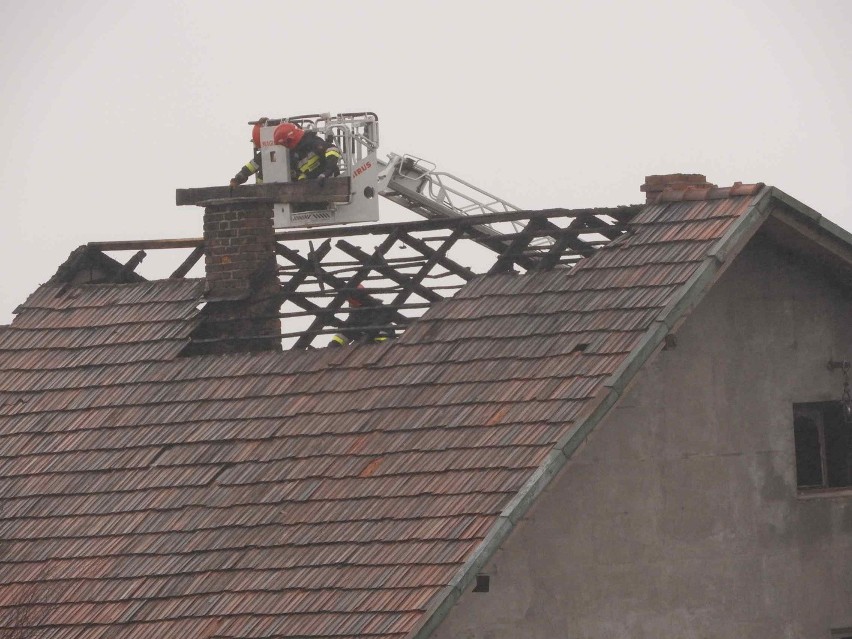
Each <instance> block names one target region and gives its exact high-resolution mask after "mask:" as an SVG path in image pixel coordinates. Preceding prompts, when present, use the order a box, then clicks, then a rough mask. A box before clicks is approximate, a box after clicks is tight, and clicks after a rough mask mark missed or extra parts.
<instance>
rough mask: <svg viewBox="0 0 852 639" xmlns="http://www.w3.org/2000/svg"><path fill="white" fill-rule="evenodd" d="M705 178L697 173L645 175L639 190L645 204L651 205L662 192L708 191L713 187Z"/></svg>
mask: <svg viewBox="0 0 852 639" xmlns="http://www.w3.org/2000/svg"><path fill="white" fill-rule="evenodd" d="M715 186H716V185H715V184H710V183H709V182H708V181H707V178H706V177H704V176H703V175H700V174H698V173H669V174H667V175H647V176H645V184H643V185H642V186H641V187H639V190H640V191H642V193H644V194H645V202H646V203H648V204H653V203H654V202H657V201H658V200H659V199H660V197H661V196H662V193H663V191H686V190H688V189H710V188H713V187H715Z"/></svg>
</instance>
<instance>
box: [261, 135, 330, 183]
mask: <svg viewBox="0 0 852 639" xmlns="http://www.w3.org/2000/svg"><path fill="white" fill-rule="evenodd" d="M273 140H274V142H275V144H280V145H281V146H283V147H285V148H287V149H289V150H290V170H291V172H292V174H293V179H295V180H314V179H316V180H319V181H320V183H321V184H322V182H324V181H325V178H327V177H335V176H337V175H340V167H339V165H338V162H339V161H340V157H341V155H340V149H338V148H337V147H336V146H335V145H334V144H333V143H331V142H330V141H326V140H323V139H322V138H321V137H320V136H319V135H317V134H316V132H315V131H305V130H304V129H301V128H300V127H298V126H296V125H295V124H293V123H292V122H283V123H281V124H279V125H278V126H277V127H276V128H275V132H274V133H273Z"/></svg>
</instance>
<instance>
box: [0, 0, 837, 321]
mask: <svg viewBox="0 0 852 639" xmlns="http://www.w3.org/2000/svg"><path fill="white" fill-rule="evenodd" d="M0 4H1V5H2V10H3V14H2V15H3V19H2V21H0V30H2V31H0V35H2V37H0V79H2V87H3V99H2V104H0V109H2V118H0V127H2V128H0V131H2V140H3V145H4V148H5V152H4V154H3V180H2V182H0V206H2V212H3V213H2V214H3V222H4V224H3V228H2V237H1V238H0V273H2V276H0V324H3V323H8V322H9V321H11V318H12V314H11V312H12V310H13V309H14V307H15V306H16V305H17V304H19V303H20V302H22V301H24V300H25V299H26V297H27V295H28V294H29V293H30V292H32V291H33V290H34V289H35V288H36V286H38V285H39V284H40V283H43V282H44V281H46V280H47V279H48V278H49V277H50V276H51V275H52V274H53V273H54V272H55V270H56V268H57V266H58V265H59V264H61V263H62V262H63V261H64V260H65V258H66V257H67V256H68V254H69V253H70V252H71V251H72V250H73V249H74V248H75V247H77V246H79V245H81V244H84V243H86V242H88V241H101V240H116V239H152V238H166V237H197V236H200V235H201V215H202V211H201V210H200V209H198V208H195V207H180V208H178V207H176V206H175V205H174V199H175V189H177V188H185V187H201V186H215V185H223V184H226V183H227V181H228V179H229V178H230V177H231V176H232V175H233V174H234V173H235V172H236V171H237V170H238V169H239V167H240V166H241V165H242V164H243V163H244V162H245V161H246V160H247V159H248V158H249V157H250V155H251V145H250V143H249V141H248V140H249V134H250V127H249V126H248V125H247V124H246V123H247V122H248V121H249V120H252V119H255V118H257V117H258V116H261V115H267V116H273V117H275V116H278V117H281V116H286V115H293V114H298V113H316V112H332V113H334V112H344V111H362V110H363V111H373V112H375V113H377V114H378V116H379V119H380V125H381V149H380V154H381V152H384V153H387V152H391V151H393V152H396V153H400V154H406V153H407V154H412V155H415V156H418V157H421V158H425V159H427V160H430V161H432V162H434V163H435V164H436V165H437V166H438V167H439V168H440V169H442V170H446V171H449V172H451V173H454V174H456V175H458V176H459V177H462V178H464V179H466V180H467V181H469V182H472V183H474V184H476V185H478V186H480V187H482V188H484V189H486V190H488V191H491V192H493V193H495V194H497V195H499V196H501V197H503V198H505V199H506V200H508V201H509V202H511V203H513V204H515V205H517V206H520V207H522V208H526V209H539V208H548V207H565V208H576V207H589V206H612V205H617V204H631V203H636V202H641V201H643V199H644V196H643V195H642V194H641V193H640V192H639V186H640V185H641V184H642V183H643V181H644V176H645V175H650V174H656V173H675V172H685V173H703V174H705V175H706V176H707V178H708V180H709V181H711V182H713V183H716V184H718V185H720V186H729V185H730V184H732V183H733V182H735V181H742V182H766V183H768V184H772V185H774V186H777V187H779V188H780V189H782V190H783V191H785V192H787V193H789V194H790V195H792V196H793V197H795V198H797V199H799V200H801V201H803V202H804V203H806V204H808V205H809V206H811V207H812V208H814V209H816V210H817V211H819V212H820V213H822V214H823V215H825V216H826V217H827V218H829V219H831V220H832V221H834V222H836V223H838V224H840V225H841V226H843V227H844V228H846V229H847V230H852V198H850V195H852V180H850V175H852V148H850V142H852V108H850V106H851V105H850V102H852V44H850V33H852V1H848V0H771V1H770V0H736V1H727V0H718V1H710V2H708V1H706V0H702V1H700V2H699V1H691V0H689V1H687V0H682V1H674V0H670V1H663V0H645V1H643V2H635V1H627V0H623V1H616V0H609V1H607V0H596V1H591V0H590V1H582V2H572V1H571V0H562V1H558V2H556V1H555V2H538V1H535V0H527V1H525V2H502V3H497V2H472V1H468V0H451V1H446V0H432V1H430V2H417V3H415V2H403V1H400V0H395V1H393V2H378V1H371V0H366V1H360V2H337V1H335V0H327V1H326V2H308V3H295V2H289V1H282V0H276V1H270V2H267V1H263V0H254V1H252V2H227V3H224V2H223V3H213V2H207V1H201V0H194V1H185V2H167V1H164V0H147V1H146V2H144V3H143V2H129V1H123V2H118V1H113V2H106V1H105V0H100V1H91V0H75V1H73V2H67V1H64V0H60V1H57V0H51V1H49V2H48V1H46V0H30V1H28V2H17V1H11V0H0ZM382 206H383V207H385V209H388V210H387V213H385V211H384V210H383V216H384V215H387V216H393V215H394V214H395V213H394V211H393V210H392V209H390V208H388V207H392V205H390V204H389V203H386V202H383V203H382Z"/></svg>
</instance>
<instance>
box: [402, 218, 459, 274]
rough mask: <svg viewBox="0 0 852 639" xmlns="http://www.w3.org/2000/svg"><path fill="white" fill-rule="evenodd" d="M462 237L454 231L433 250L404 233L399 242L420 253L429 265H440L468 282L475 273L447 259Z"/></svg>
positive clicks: (456, 230)
mask: <svg viewBox="0 0 852 639" xmlns="http://www.w3.org/2000/svg"><path fill="white" fill-rule="evenodd" d="M461 237H462V230H461V229H455V230H453V232H452V233H451V234H450V235H449V237H448V238H447V239H446V240H444V243H443V244H441V246H440V247H439V248H438V249H433V248H432V247H430V246H429V245H428V244H426V242H424V241H423V240H420V239H418V238H416V237H414V236H413V235H410V234H408V233H405V232H400V234H399V239H400V241H402V242H404V243H405V244H408V246H410V247H411V248H413V249H414V250H415V251H418V252H419V253H421V254H422V255H423V256H424V257H426V258H428V262H427V263H429V264H432V263H434V264H440V265H441V266H443V267H444V268H445V269H447V270H448V271H449V272H451V273H453V274H454V275H458V276H459V277H460V278H462V279H463V280H464V281H466V282H469V281H470V280H472V279H473V278H474V277H476V273H474V272H473V271H471V270H470V269H469V268H467V267H465V266H462V265H461V264H456V263H455V262H454V261H453V260H451V259H450V258H449V257H447V252H448V251H449V250H450V249H451V248H452V246H453V244H455V243H456V242H457V241H458V240H459V239H460V238H461Z"/></svg>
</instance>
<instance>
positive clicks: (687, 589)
mask: <svg viewBox="0 0 852 639" xmlns="http://www.w3.org/2000/svg"><path fill="white" fill-rule="evenodd" d="M831 358H833V359H850V358H852V298H851V297H850V290H849V289H848V288H844V287H842V286H840V285H839V284H838V283H837V282H832V281H831V279H829V278H825V277H824V276H823V273H821V272H820V271H819V269H817V268H815V267H813V266H811V265H809V263H808V262H805V261H802V260H801V259H799V258H797V257H795V256H791V255H789V254H786V253H784V252H783V251H780V250H778V249H777V248H776V247H775V246H774V245H773V244H772V243H771V242H769V241H768V240H765V239H762V238H761V236H757V237H755V238H754V239H753V240H752V241H751V242H750V244H749V245H748V246H747V247H746V249H745V250H744V251H743V253H742V254H741V255H740V256H739V257H738V258H737V260H736V261H735V263H734V264H733V265H732V266H731V268H730V269H729V270H728V271H727V272H726V273H725V275H724V276H723V277H722V279H721V280H720V281H719V282H718V283H717V284H716V285H715V287H714V288H713V290H711V291H710V293H709V294H708V295H707V297H706V298H705V299H704V300H703V301H702V302H701V303H700V305H699V306H698V308H697V309H695V311H694V312H693V313H692V315H691V316H690V317H689V318H688V319H687V320H686V322H685V323H684V324H683V325H682V326H681V327H680V328H679V330H678V332H677V346H676V347H675V348H673V349H668V350H665V351H663V352H661V353H659V354H658V355H657V356H655V357H654V358H653V359H652V360H651V362H649V363H648V364H647V365H646V367H645V368H644V369H643V371H642V372H640V374H639V376H638V380H637V382H636V383H635V385H634V386H633V387H632V388H631V389H630V390H629V391H628V393H627V394H626V395H625V396H624V397H623V398H622V400H621V402H620V403H619V404H618V405H617V407H616V408H615V409H613V411H611V412H610V414H609V415H608V416H607V417H606V418H605V419H604V421H603V422H602V423H601V424H599V425H598V427H597V428H596V430H595V431H594V432H593V433H592V434H591V436H590V437H589V439H588V440H587V443H586V444H585V445H584V446H583V447H582V448H581V449H579V450H578V451H577V452H576V453H575V454H574V456H573V458H572V459H571V460H569V462H568V464H567V466H566V467H565V468H564V469H563V471H562V473H561V474H560V475H559V476H558V477H557V478H556V479H555V480H554V482H553V483H552V484H551V485H550V487H549V488H548V489H547V490H546V491H545V492H544V493H543V494H542V495H541V496H540V498H539V500H538V502H537V503H536V504H535V505H534V507H533V508H532V509H531V510H530V512H529V513H528V515H527V517H526V518H525V519H524V520H522V521H521V522H519V524H518V525H517V527H516V529H515V530H514V531H513V534H512V535H511V536H510V538H509V540H508V541H507V542H506V544H504V546H503V548H502V549H500V550H499V551H498V552H497V553H496V555H495V556H494V559H493V560H492V561H491V563H490V564H489V565H488V566H487V567H486V569H485V570H484V571H483V572H485V573H486V574H488V575H489V576H490V578H491V589H490V592H488V593H473V592H466V593H465V594H464V595H463V596H462V597H461V598H460V600H459V601H458V602H457V604H456V605H455V606H454V608H453V609H452V610H451V611H450V613H449V614H448V616H447V618H446V619H445V620H444V621H443V623H442V624H441V625H440V626H439V627H438V629H437V630H436V632H435V633H434V635H433V636H434V637H436V638H438V639H473V638H477V639H503V638H506V639H508V638H520V637H525V638H530V639H533V638H539V637H540V638H542V639H545V638H546V639H555V638H561V637H564V638H570V639H620V638H628V637H629V638H631V639H645V638H647V639H659V638H660V637H672V638H674V637H676V638H680V639H692V638H696V639H697V638H702V639H704V638H707V639H709V638H717V637H718V638H723V637H724V638H727V637H730V638H732V639H733V638H736V639H766V638H767V637H773V638H782V637H783V638H786V639H794V638H795V639H798V638H805V637H807V638H820V637H825V638H826V639H828V637H829V636H830V629H831V628H843V627H852V490H850V491H846V492H843V493H839V494H835V495H834V496H831V497H828V496H823V497H819V498H813V497H810V498H803V497H801V496H798V495H797V490H796V479H795V459H794V449H793V432H792V404H793V403H794V402H802V401H823V400H831V399H838V398H839V397H840V392H841V388H842V376H841V374H840V373H839V372H837V371H835V372H834V373H831V372H829V371H828V369H827V367H826V363H827V362H828V360H829V359H831Z"/></svg>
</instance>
